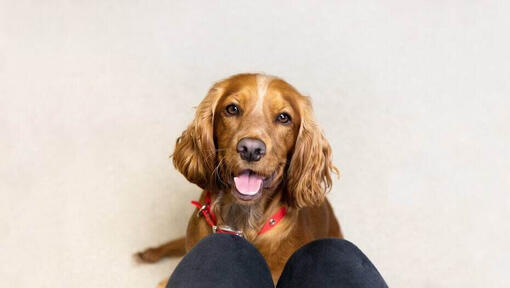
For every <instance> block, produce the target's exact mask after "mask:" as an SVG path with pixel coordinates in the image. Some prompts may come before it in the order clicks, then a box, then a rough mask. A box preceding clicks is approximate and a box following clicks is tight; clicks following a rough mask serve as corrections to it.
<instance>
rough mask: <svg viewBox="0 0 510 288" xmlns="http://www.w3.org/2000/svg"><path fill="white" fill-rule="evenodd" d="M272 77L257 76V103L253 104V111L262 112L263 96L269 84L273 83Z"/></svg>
mask: <svg viewBox="0 0 510 288" xmlns="http://www.w3.org/2000/svg"><path fill="white" fill-rule="evenodd" d="M273 79H274V77H273V76H269V75H257V103H256V104H255V108H254V111H257V110H259V111H262V104H263V103H264V96H266V93H267V88H268V87H269V83H271V81H273Z"/></svg>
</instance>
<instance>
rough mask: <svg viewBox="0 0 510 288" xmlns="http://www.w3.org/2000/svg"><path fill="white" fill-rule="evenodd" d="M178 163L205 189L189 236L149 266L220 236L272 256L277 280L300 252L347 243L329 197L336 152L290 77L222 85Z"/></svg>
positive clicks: (182, 146)
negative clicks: (315, 244) (321, 243)
mask: <svg viewBox="0 0 510 288" xmlns="http://www.w3.org/2000/svg"><path fill="white" fill-rule="evenodd" d="M172 157H173V163H174V165H175V167H176V168H177V169H178V170H179V171H180V172H181V173H182V174H183V175H184V176H185V177H186V179H188V181H190V182H192V183H195V184H196V185H198V186H199V187H200V188H202V189H203V192H202V194H201V196H200V199H199V201H196V202H195V201H194V202H193V203H194V205H195V206H197V209H196V211H195V213H193V215H191V218H190V220H189V223H188V229H187V232H186V237H183V238H180V239H176V240H173V241H171V242H168V243H166V244H163V245H161V246H159V247H156V248H149V249H147V250H145V251H143V252H140V253H138V254H137V255H138V257H139V259H140V260H141V261H144V262H156V261H158V260H159V259H161V258H162V257H166V256H180V255H183V254H184V253H185V252H186V251H189V250H190V249H191V248H192V247H193V246H194V245H195V244H196V243H197V242H198V241H199V240H200V239H202V238H204V237H205V236H207V235H210V234H212V233H230V234H237V235H239V236H241V237H244V238H246V239H247V240H248V241H250V242H251V243H252V244H253V245H255V247H257V249H258V250H259V251H260V253H262V255H263V256H264V258H265V259H266V261H267V263H268V265H269V268H270V270H271V273H272V276H273V280H274V281H275V283H276V281H277V280H278V278H279V277H280V274H281V272H282V270H283V267H284V265H285V263H286V261H287V260H288V258H289V257H290V256H291V255H292V253H293V252H294V251H296V250H297V249H298V248H300V247H301V246H303V245H304V244H306V243H308V242H310V241H313V240H315V239H319V238H324V237H338V238H342V232H341V230H340V226H339V224H338V221H337V220H336V218H335V215H334V213H333V210H332V208H331V206H330V204H329V202H328V200H327V199H326V197H325V195H326V193H327V192H328V190H330V189H331V185H332V180H331V174H332V172H335V173H336V174H338V170H337V169H336V167H335V166H333V164H332V163H331V147H330V145H329V143H328V141H327V140H326V138H325V137H324V135H323V133H322V132H321V130H320V128H319V126H318V125H317V123H316V122H315V120H314V117H313V114H312V106H311V103H310V99H309V98H308V97H305V96H303V95H301V94H300V93H299V92H298V91H297V90H296V89H295V88H294V87H292V86H291V85H290V84H288V83H287V82H285V81H284V80H282V79H280V78H277V77H273V76H268V75H264V74H239V75H234V76H232V77H230V78H228V79H225V80H223V81H220V82H218V83H216V84H215V85H214V86H213V87H212V88H211V89H210V90H209V93H208V94H207V96H206V97H205V98H204V100H202V102H201V103H200V105H199V106H198V107H197V109H196V115H195V119H194V120H193V122H192V123H191V124H190V125H189V126H188V128H187V129H186V130H185V131H184V132H183V133H182V135H181V136H180V137H179V138H178V139H177V142H176V146H175V151H174V153H173V156H172Z"/></svg>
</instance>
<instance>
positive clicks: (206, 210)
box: [191, 191, 287, 237]
mask: <svg viewBox="0 0 510 288" xmlns="http://www.w3.org/2000/svg"><path fill="white" fill-rule="evenodd" d="M204 200H205V203H204V204H202V203H200V202H198V201H191V204H193V205H194V206H195V207H197V209H198V212H197V216H198V217H200V216H202V217H204V219H205V221H206V222H207V224H209V226H211V228H212V230H213V233H226V234H232V235H237V236H241V237H242V236H243V233H242V232H241V231H236V230H234V229H232V228H231V227H228V226H220V227H218V226H217V225H216V223H217V222H216V216H215V215H214V213H212V211H211V196H210V193H209V191H207V192H206V194H205V199H204ZM286 214H287V208H285V207H281V208H280V209H279V210H278V211H276V213H275V214H273V215H272V216H271V217H270V218H269V219H268V220H267V221H266V223H265V224H264V226H263V227H262V229H261V230H260V232H259V233H258V235H261V234H264V233H266V232H267V231H269V230H271V229H272V228H273V227H274V226H276V225H277V224H278V223H280V221H281V220H282V219H283V218H284V217H285V215H286Z"/></svg>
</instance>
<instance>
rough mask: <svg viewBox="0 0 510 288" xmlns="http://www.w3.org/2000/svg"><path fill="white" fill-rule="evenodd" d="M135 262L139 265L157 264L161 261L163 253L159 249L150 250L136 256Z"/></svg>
mask: <svg viewBox="0 0 510 288" xmlns="http://www.w3.org/2000/svg"><path fill="white" fill-rule="evenodd" d="M134 258H135V261H136V262H138V263H155V262H158V261H159V260H161V258H162V255H161V251H159V249H158V248H149V249H146V250H144V251H142V252H138V253H136V254H135V255H134Z"/></svg>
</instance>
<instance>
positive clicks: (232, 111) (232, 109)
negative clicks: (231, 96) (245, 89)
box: [225, 104, 239, 116]
mask: <svg viewBox="0 0 510 288" xmlns="http://www.w3.org/2000/svg"><path fill="white" fill-rule="evenodd" d="M225 112H227V115H230V116H235V115H237V114H239V107H237V106H236V105H234V104H230V105H228V106H227V107H225Z"/></svg>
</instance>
